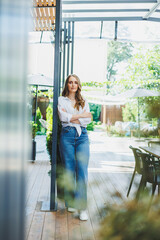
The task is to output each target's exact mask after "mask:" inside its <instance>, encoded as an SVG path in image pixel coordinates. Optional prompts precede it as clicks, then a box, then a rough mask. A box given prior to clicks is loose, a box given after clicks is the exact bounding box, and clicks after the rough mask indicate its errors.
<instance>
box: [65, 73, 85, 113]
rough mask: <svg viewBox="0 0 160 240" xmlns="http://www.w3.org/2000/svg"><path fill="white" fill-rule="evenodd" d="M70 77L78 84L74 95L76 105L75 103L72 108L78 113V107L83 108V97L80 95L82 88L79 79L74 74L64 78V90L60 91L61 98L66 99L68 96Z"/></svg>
mask: <svg viewBox="0 0 160 240" xmlns="http://www.w3.org/2000/svg"><path fill="white" fill-rule="evenodd" d="M70 77H74V78H75V79H76V80H77V82H78V89H77V91H76V94H75V100H76V103H75V106H74V108H76V109H77V110H78V111H79V107H80V106H81V107H82V108H84V105H85V100H84V99H83V97H82V95H81V88H82V86H81V82H80V79H79V77H78V76H77V75H76V74H70V75H68V77H67V78H66V81H65V85H64V89H63V91H62V96H63V97H68V96H69V90H68V81H69V79H70Z"/></svg>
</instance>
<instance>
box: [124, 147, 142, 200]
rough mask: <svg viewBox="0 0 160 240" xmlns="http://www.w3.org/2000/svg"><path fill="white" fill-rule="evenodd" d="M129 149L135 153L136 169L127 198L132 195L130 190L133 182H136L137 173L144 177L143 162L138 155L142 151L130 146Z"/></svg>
mask: <svg viewBox="0 0 160 240" xmlns="http://www.w3.org/2000/svg"><path fill="white" fill-rule="evenodd" d="M129 148H130V149H131V150H132V151H133V155H134V159H135V168H134V171H133V175H132V178H131V182H130V184H129V189H128V192H127V197H128V196H129V193H130V190H131V187H132V183H133V180H134V177H135V174H136V172H137V173H139V174H141V175H142V172H143V171H142V170H143V169H142V161H141V158H139V156H138V154H137V153H141V152H142V151H141V150H140V149H139V148H134V147H132V146H129Z"/></svg>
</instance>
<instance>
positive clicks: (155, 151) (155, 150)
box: [139, 146, 160, 159]
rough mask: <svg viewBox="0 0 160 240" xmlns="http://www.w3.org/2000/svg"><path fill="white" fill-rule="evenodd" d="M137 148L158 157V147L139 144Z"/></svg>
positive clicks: (159, 154)
mask: <svg viewBox="0 0 160 240" xmlns="http://www.w3.org/2000/svg"><path fill="white" fill-rule="evenodd" d="M139 148H141V149H142V150H144V151H145V152H147V153H149V154H151V155H152V156H154V157H156V158H159V159H160V148H159V149H158V148H157V147H141V146H140V147H139Z"/></svg>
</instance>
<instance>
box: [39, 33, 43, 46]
mask: <svg viewBox="0 0 160 240" xmlns="http://www.w3.org/2000/svg"><path fill="white" fill-rule="evenodd" d="M42 37H43V31H42V32H41V38H40V43H42Z"/></svg>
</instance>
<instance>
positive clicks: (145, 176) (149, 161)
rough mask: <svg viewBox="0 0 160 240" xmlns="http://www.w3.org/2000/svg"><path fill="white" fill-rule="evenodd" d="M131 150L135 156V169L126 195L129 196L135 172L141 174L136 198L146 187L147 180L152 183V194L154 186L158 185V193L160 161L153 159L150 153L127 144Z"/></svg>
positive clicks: (159, 186) (159, 187)
mask: <svg viewBox="0 0 160 240" xmlns="http://www.w3.org/2000/svg"><path fill="white" fill-rule="evenodd" d="M129 148H130V149H131V150H132V151H133V154H134V158H135V169H134V172H133V175H132V178H131V182H130V185H129V189H128V192H127V197H128V196H129V193H130V190H131V186H132V183H133V180H134V177H135V174H136V172H137V173H139V174H141V180H140V184H139V188H138V191H137V194H136V198H139V194H140V192H141V191H143V190H144V188H145V187H146V184H147V182H149V183H151V184H152V195H154V193H155V189H156V186H157V185H158V193H159V192H160V162H159V161H155V159H154V157H153V156H151V155H150V154H147V153H143V152H142V151H141V150H140V149H138V148H134V147H132V146H129Z"/></svg>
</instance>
